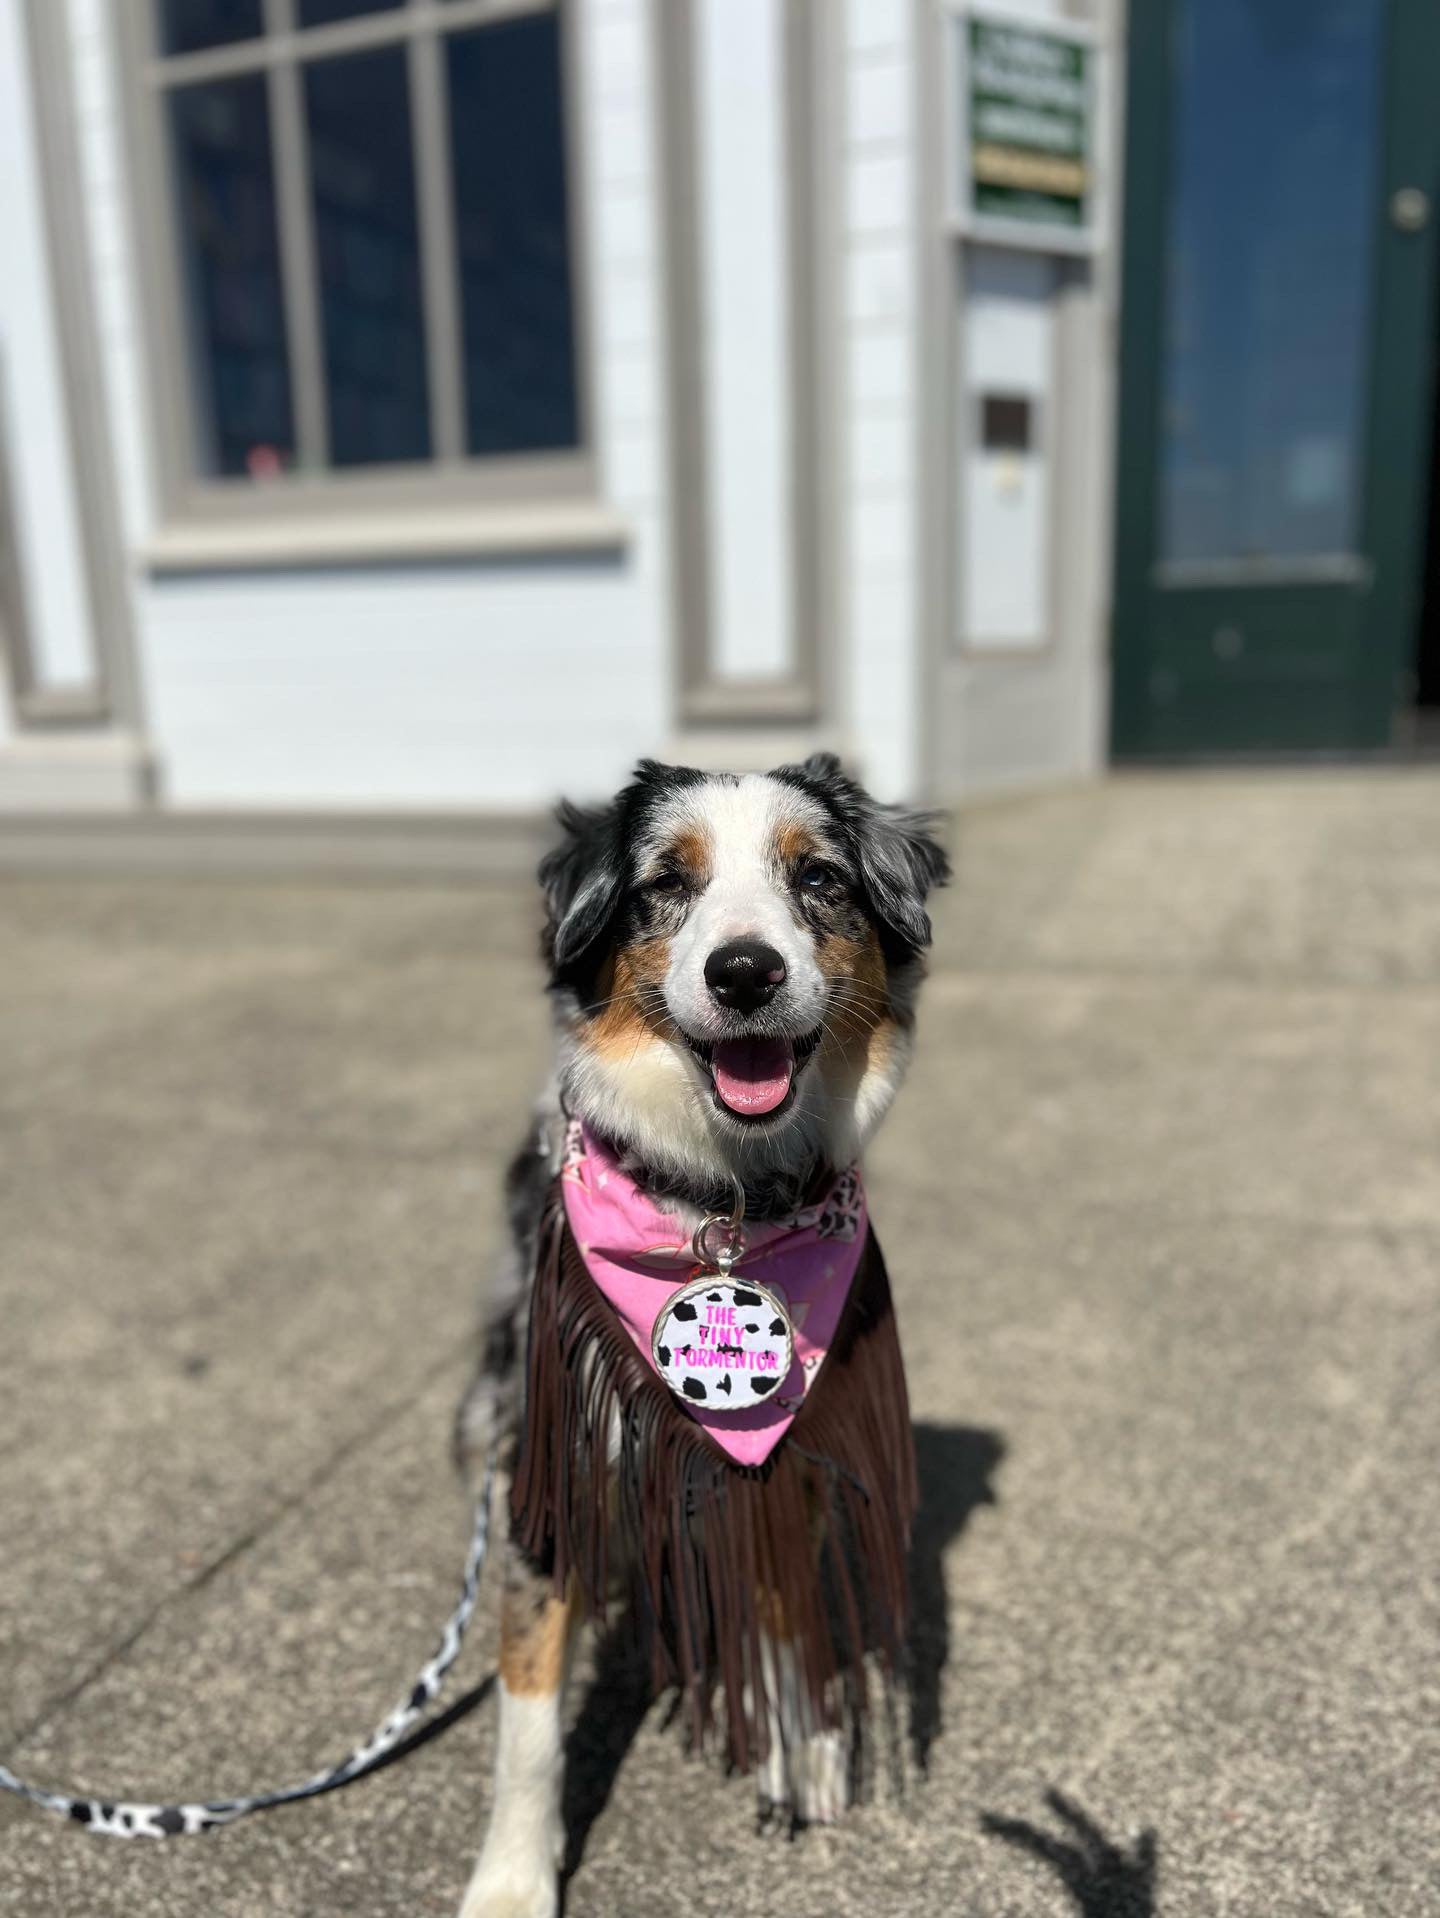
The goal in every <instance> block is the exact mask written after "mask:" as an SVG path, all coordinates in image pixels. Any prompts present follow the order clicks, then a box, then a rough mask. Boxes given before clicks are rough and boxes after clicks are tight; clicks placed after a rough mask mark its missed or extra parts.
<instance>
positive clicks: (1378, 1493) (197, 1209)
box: [0, 771, 1440, 1918]
mask: <svg viewBox="0 0 1440 1918" xmlns="http://www.w3.org/2000/svg"><path fill="white" fill-rule="evenodd" d="M956 840H957V846H958V851H959V873H958V879H957V884H956V886H955V888H954V889H953V890H952V892H950V893H949V894H948V895H947V896H946V898H945V899H944V901H943V903H942V905H941V909H940V912H939V915H938V926H937V933H938V938H937V950H936V957H935V967H934V976H933V978H932V981H931V984H930V987H929V989H928V999H927V1002H926V1004H925V1006H924V1010H923V1019H922V1044H921V1047H920V1052H919V1058H918V1063H917V1066H916V1069H915V1073H914V1076H913V1079H912V1083H911V1085H910V1087H909V1089H908V1090H907V1092H906V1094H905V1095H904V1097H903V1098H902V1101H901V1103H900V1105H899V1107H898V1109H897V1111H896V1114H895V1116H894V1118H893V1120H892V1121H891V1124H890V1126H889V1129H888V1130H887V1131H886V1133H885V1134H884V1136H883V1138H882V1140H881V1142H880V1144H879V1145H878V1147H877V1149H876V1151H875V1153H874V1155H873V1162H872V1167H871V1184H872V1201H873V1206H874V1211H875V1215H876V1218H877V1221H878V1224H879V1227H880V1230H881V1232H882V1235H883V1239H884V1242H885V1245H886V1248H887V1252H888V1254H889V1258H890V1263H891V1266H892V1271H893V1273H894V1276H895V1280H896V1284H897V1290H898V1294H899V1301H900V1309H901V1314H902V1332H903V1335H904V1338H905V1343H906V1347H907V1353H908V1358H909V1364H910V1371H911V1384H912V1391H913V1397H914V1402H915V1414H916V1418H917V1422H918V1436H919V1446H920V1460H921V1470H922V1477H923V1481H924V1494H925V1506H924V1512H923V1515H922V1520H921V1526H920V1536H919V1538H918V1540H917V1548H916V1562H915V1589H916V1601H917V1609H918V1619H917V1626H916V1633H915V1666H916V1689H915V1706H914V1714H913V1724H912V1725H911V1727H910V1730H911V1732H912V1733H913V1735H914V1736H913V1741H912V1742H913V1743H916V1744H918V1745H919V1746H920V1747H921V1748H922V1749H923V1750H924V1752H925V1755H926V1759H927V1768H926V1769H925V1770H924V1771H923V1772H922V1771H920V1770H919V1769H918V1768H917V1767H916V1766H915V1765H914V1763H913V1760H912V1761H911V1763H910V1766H909V1768H908V1776H907V1777H906V1779H905V1780H904V1788H903V1793H901V1794H900V1795H898V1796H897V1794H896V1790H895V1786H894V1782H893V1780H891V1779H888V1778H884V1777H882V1778H881V1779H880V1780H879V1781H878V1784H877V1793H876V1799H875V1802H873V1803H871V1804H870V1805H868V1806H867V1807H865V1808H864V1809H863V1810H861V1811H860V1812H858V1813H857V1814H856V1815H855V1816H854V1817H852V1818H851V1819H850V1820H848V1821H847V1822H846V1823H845V1824H844V1825H842V1826H841V1827H839V1828H837V1829H834V1830H831V1831H822V1832H817V1833H810V1834H806V1835H805V1836H803V1837H802V1838H801V1839H800V1840H799V1841H798V1843H797V1844H796V1845H795V1847H794V1848H790V1847H789V1846H788V1845H787V1843H786V1841H785V1840H784V1839H783V1838H780V1837H775V1836H769V1835H766V1836H760V1835H757V1834H756V1833H755V1832H754V1830H753V1818H752V1812H751V1806H752V1793H751V1788H750V1786H749V1785H748V1784H747V1783H746V1782H745V1781H744V1780H741V1779H728V1780H727V1779H725V1778H723V1777H720V1776H719V1775H718V1774H717V1773H716V1772H715V1771H714V1770H713V1769H711V1768H709V1767H707V1766H706V1765H704V1764H703V1763H701V1762H699V1761H692V1760H685V1759H683V1758H682V1756H681V1755H680V1752H679V1748H678V1746H677V1743H676V1734H675V1732H674V1730H667V1729H665V1727H664V1724H663V1716H664V1714H663V1710H655V1711H652V1712H651V1713H650V1715H649V1716H648V1717H646V1718H644V1720H643V1723H641V1722H639V1721H640V1719H641V1716H642V1712H641V1707H642V1706H643V1702H644V1701H643V1699H642V1698H641V1696H640V1694H639V1688H638V1683H637V1680H636V1676H635V1674H634V1673H633V1672H631V1671H628V1670H626V1669H625V1668H624V1666H623V1664H621V1665H619V1666H618V1667H617V1666H616V1664H615V1662H614V1661H613V1660H611V1661H606V1663H605V1665H604V1669H603V1671H602V1675H601V1679H600V1681H599V1688H598V1690H595V1689H591V1690H590V1692H589V1695H588V1701H587V1688H586V1685H585V1684H583V1683H582V1684H581V1685H580V1686H579V1687H578V1688H577V1693H576V1698H575V1711H576V1713H577V1715H578V1716H579V1720H580V1722H579V1726H578V1729H577V1732H576V1734H575V1739H574V1741H573V1746H574V1764H573V1768H572V1778H571V1785H570V1791H569V1796H568V1812H569V1822H570V1828H571V1852H572V1862H574V1861H576V1860H577V1859H578V1863H576V1864H575V1870H574V1874H573V1877H572V1879H571V1882H570V1886H569V1891H568V1905H567V1909H568V1912H569V1913H570V1918H585V1915H586V1914H594V1915H595V1918H601V1915H602V1914H603V1915H604V1918H611V1915H612V1914H632V1913H634V1914H650V1913H653V1914H661V1915H663V1914H671V1913H673V1914H676V1918H689V1915H690V1914H714V1915H715V1918H730V1914H733V1913H735V1912H737V1911H740V1910H744V1911H748V1912H752V1913H753V1912H757V1911H774V1912H776V1913H779V1912H781V1911H783V1912H785V1913H786V1914H787V1918H822V1915H824V1918H829V1915H830V1914H865V1918H879V1915H880V1914H887V1915H888V1914H892V1913H906V1914H909V1913H914V1914H917V1918H919V1914H927V1915H928V1914H931V1913H959V1914H966V1915H967V1918H968V1915H969V1914H974V1918H1031V1915H1032V1914H1033V1915H1034V1918H1047V1915H1048V1918H1062V1915H1063V1914H1066V1913H1075V1912H1079V1913H1081V1914H1084V1918H1151V1915H1152V1914H1156V1913H1160V1914H1164V1918H1190V1915H1191V1914H1194V1915H1195V1918H1201V1915H1202V1914H1204V1915H1205V1918H1208V1915H1209V1914H1212V1913H1234V1914H1237V1915H1239V1914H1244V1918H1253V1915H1254V1914H1262V1913H1263V1914H1265V1918H1280V1915H1281V1914H1295V1915H1296V1918H1299V1914H1302V1913H1304V1914H1322V1913H1323V1914H1324V1915H1325V1918H1349V1915H1350V1914H1354V1918H1361V1915H1362V1914H1363V1918H1381V1915H1382V1914H1391V1913H1393V1914H1395V1915H1396V1918H1418V1914H1421V1913H1423V1912H1426V1911H1434V1910H1440V1795H1437V1793H1436V1790H1435V1780H1436V1778H1437V1777H1440V1661H1437V1658H1436V1645H1437V1628H1440V1557H1437V1554H1436V1551H1435V1540H1436V1538H1437V1536H1440V1472H1437V1471H1436V1470H1435V1461H1436V1458H1437V1457H1440V1390H1437V1389H1436V1383H1435V1381H1436V1379H1437V1377H1440V1363H1437V1362H1440V1350H1437V1348H1440V1283H1437V1253H1440V1150H1437V1148H1440V1069H1437V1068H1440V776H1437V775H1434V774H1429V773H1418V772H1393V773H1380V772H1376V773H1359V772H1338V771H1337V772H1317V773H1311V774H1298V773H1297V774H1284V775H1279V774H1275V775H1261V774H1255V775H1246V776H1243V777H1242V776H1233V777H1232V776H1225V777H1222V776H1219V775H1213V776H1195V777H1167V778H1160V777H1156V778H1143V779H1141V778H1136V779H1120V780H1116V781H1113V782H1111V783H1110V784H1108V785H1105V786H1103V787H1099V788H1095V789H1090V790H1080V791H1076V792H1072V793H1064V794H1056V795H1053V796H1047V797H1044V798H1039V799H1031V800H1024V801H1016V802H1011V803H1003V804H996V805H993V806H989V807H982V808H977V809H975V810H973V811H971V812H968V813H967V814H965V815H964V816H963V817H962V819H961V820H960V821H959V822H958V823H957V829H956ZM533 930H534V928H533V908H532V904H531V901H530V898H529V895H528V893H526V892H525V891H524V890H522V889H520V888H517V887H511V886H505V887H493V888H487V887H484V886H478V885H470V886H464V887H460V886H456V887H452V888H437V887H419V886H416V887H411V886H406V885H401V884H386V885H379V884H377V885H372V886H366V885H360V884H356V883H348V884H336V885H333V886H317V885H299V884H294V883H291V884H284V885H282V884H267V885H258V884H249V883H240V882H231V883H216V884H211V885H199V884H180V883H164V882H160V881H155V880H149V881H145V882H143V883H137V884H126V883H123V882H119V881H114V882H100V881H94V882H91V881H69V880H67V881H58V880H57V881H47V880H44V879H25V880H9V881H0V1062H3V1070H0V1460H3V1482H0V1537H3V1541H4V1549H3V1552H0V1757H3V1758H6V1759H8V1760H10V1761H11V1762H13V1763H15V1764H17V1765H18V1766H19V1768H21V1769H22V1770H24V1771H26V1772H29V1773H32V1774H34V1775H36V1776H38V1777H40V1778H43V1779H52V1778H53V1779H55V1780H67V1781H69V1780H74V1781H79V1782H81V1783H83V1784H85V1785H87V1786H89V1787H92V1788H94V1789H96V1790H98V1791H102V1792H105V1793H108V1794H118V1793H124V1794H127V1795H142V1794H143V1795H151V1796H154V1797H156V1798H169V1797H172V1796H180V1795H187V1796H192V1795H196V1794H207V1795H208V1794H214V1793H222V1792H228V1791H235V1790H245V1789H248V1788H251V1787H253V1786H256V1785H262V1784H271V1783H276V1782H283V1781H285V1780H287V1779H289V1778H291V1777H299V1776H301V1775H303V1774H304V1773H306V1772H307V1771H308V1770H310V1769H313V1768H314V1767H315V1766H316V1765H318V1764H319V1763H321V1762H323V1761H324V1760H326V1759H328V1758H331V1757H336V1756H339V1755H340V1754H341V1753H342V1752H343V1751H344V1750H345V1749H346V1748H347V1746H348V1744H349V1743H350V1741H351V1740H352V1739H353V1738H354V1737H356V1736H358V1735H359V1734H360V1733H362V1732H363V1731H365V1730H366V1729H367V1728H368V1727H369V1725H370V1724H371V1723H372V1722H373V1720H374V1719H375V1718H376V1717H378V1716H379V1714H380V1712H381V1711H382V1710H383V1709H385V1708H386V1707H387V1706H388V1705H389V1704H390V1703H391V1702H392V1700H393V1695H394V1694H395V1693H397V1692H398V1691H399V1690H401V1689H403V1687H404V1685H405V1683H406V1681H407V1679H408V1678H409V1676H410V1675H411V1673H412V1672H413V1670H414V1669H415V1667H416V1666H417V1665H418V1664H419V1663H420V1662H421V1660H422V1659H423V1658H424V1656H425V1655H426V1654H427V1652H428V1651H429V1649H430V1640H431V1638H432V1635H433V1633H434V1631H435V1629H436V1627H437V1625H438V1623H439V1621H440V1619H441V1618H442V1617H443V1615H444V1613H445V1611H446V1610H447V1609H448V1606H449V1604H450V1601H451V1598H452V1595H453V1587H454V1584H455V1580H456V1577H457V1574H458V1568H459V1561H460V1557H461V1554H462V1550H463V1543H464V1535H465V1530H466V1522H467V1520H466V1510H465V1505H464V1501H463V1498H462V1495H461V1492H460V1490H459V1488H458V1487H457V1485H456V1483H455V1481H454V1480H453V1478H452V1475H451V1472H450V1468H449V1465H448V1461H447V1442H448V1426H449V1418H450V1412H451V1407H452V1404H453V1401H454V1399H455V1397H456V1395H457V1392H458V1390H459V1388H460V1385H461V1382H462V1380H463V1378H464V1375H465V1372H466V1367H467V1363H468V1339H469V1333H470V1330H471V1327H472V1324H473V1319H474V1308H475V1302H476V1299H477V1297H478V1294H479V1289H480V1286H481V1283H482V1277H483V1274H484V1271H485V1268H486V1265H487V1262H488V1260H489V1258H490V1254H491V1249H492V1247H493V1246H494V1244H495V1239H496V1232H497V1227H498V1211H499V1208H498V1204H497V1182H498V1175H499V1171H500V1167H501V1163H502V1159H503V1155H504V1153H505V1151H506V1148H507V1147H508V1145H509V1143H510V1142H511V1140H512V1137H513V1136H514V1135H515V1133H516V1131H517V1129H518V1126H519V1124H520V1122H521V1114H522V1111H523V1108H524V1106H525V1104H526V1102H527V1101H528V1098H529V1096H530V1092H531V1089H532V1085H533V1083H534V1080H535V1076H536V1074H537V1072H538V1071H539V1069H540V1065H541V1061H542V1059H543V1044H544V1014H543V1007H542V1005H541V1002H540V995H539V992H538V982H537V977H536V972H535V967H534V961H533ZM493 1649H494V1645H493V1629H492V1623H491V1615H490V1611H489V1609H488V1608H487V1611H486V1613H485V1616H484V1618H483V1619H482V1621H481V1622H480V1623H479V1624H478V1625H477V1628H476V1633H475V1638H474V1641H473V1643H472V1644H471V1645H470V1646H469V1647H468V1648H467V1650H466V1653H465V1656H464V1660H463V1662H462V1666H461V1668H460V1670H459V1672H458V1673H457V1675H456V1680H455V1689H456V1692H457V1693H463V1692H464V1691H465V1690H466V1689H467V1688H469V1687H472V1686H474V1685H476V1684H477V1683H478V1682H479V1680H480V1679H481V1678H482V1677H483V1676H484V1674H485V1673H486V1671H487V1670H488V1669H489V1666H490V1662H491V1660H492V1657H493ZM492 1736H493V1718H492V1714H491V1709H490V1707H489V1706H488V1705H485V1704H482V1705H481V1706H480V1707H479V1708H478V1709H476V1710H475V1711H473V1712H471V1713H469V1714H468V1715H467V1716H465V1717H464V1718H462V1719H461V1720H460V1721H459V1722H458V1723H457V1724H456V1725H455V1726H454V1727H453V1728H452V1729H451V1730H450V1731H449V1732H448V1733H447V1734H446V1735H445V1736H443V1737H442V1738H439V1739H437V1740H435V1741H433V1742H432V1743H430V1744H428V1745H426V1746H425V1747H424V1748H423V1749H422V1750H420V1751H419V1752H418V1753H417V1754H416V1755H415V1756H414V1757H413V1758H412V1759H410V1760H409V1761H408V1762H407V1763H406V1764H404V1765H401V1766H399V1767H396V1768H392V1769H390V1770H388V1771H386V1772H384V1773H383V1774H382V1775H381V1776H379V1777H378V1778H376V1779H374V1780H371V1781H369V1782H368V1783H366V1784H364V1785H361V1786H360V1787H358V1788H356V1789H355V1790H353V1791H351V1792H347V1793H344V1794H341V1795H339V1796H337V1797H334V1798H331V1799H328V1800H325V1801H322V1802H320V1803H318V1804H315V1805H311V1806H307V1807H301V1808H298V1809H295V1810H291V1811H286V1812H281V1813H277V1814H275V1815H273V1816H271V1817H269V1818H264V1819H257V1820H255V1821H252V1822H251V1823H250V1824H248V1825H244V1826H240V1827H237V1828H236V1829H234V1830H232V1831H228V1832H221V1833H219V1834H216V1835H214V1836H211V1837H208V1838H205V1839H200V1840H182V1841H175V1842H172V1843H171V1844H170V1845H168V1846H166V1847H163V1848H162V1847H158V1846H155V1845H141V1844H132V1845H121V1844H115V1843H111V1842H107V1841H104V1840H98V1839H90V1838H87V1837H86V1836H85V1835H84V1834H83V1833H81V1832H79V1831H78V1830H75V1829H73V1828H70V1827H67V1826H64V1825H62V1824H60V1823H59V1822H58V1821H54V1820H48V1821H47V1820H44V1819H42V1818H41V1817H40V1816H38V1815H37V1814H35V1813H33V1812H30V1811H28V1810H25V1809H23V1808H20V1807H18V1806H15V1805H13V1804H12V1803H11V1802H9V1801H0V1910H3V1911H5V1912H6V1913H7V1914H8V1913H10V1912H15V1913H17V1914H22V1915H23V1918H48V1915H49V1914H52V1913H53V1914H65V1915H66V1918H77V1915H79V1914H84V1915H85V1918H91V1914H102V1913H103V1914H105V1918H112V1915H118V1914H130V1913H134V1914H146V1915H147V1918H148V1915H149V1914H157V1915H159V1918H166V1915H168V1914H175V1918H179V1915H180V1914H182V1913H183V1914H185V1915H186V1918H193V1914H196V1913H200V1912H203V1913H206V1914H207V1915H209V1918H229V1915H231V1914H233V1915H234V1918H242V1915H243V1918H253V1914H259V1913H265V1914H271V1913H273V1914H305V1918H311V1915H312V1914H320V1913H332V1912H333V1913H344V1914H347V1918H372V1915H373V1918H380V1914H401V1913H404V1914H407V1915H408V1914H418V1913H434V1914H437V1918H438V1915H440V1914H445V1913H448V1912H450V1911H451V1910H452V1909H453V1907H454V1906H455V1905H456V1904H457V1903H458V1899H459V1894H460V1890H461V1887H462V1885H463V1883H464V1880H465V1877H466V1875H467V1873H468V1869H469V1866H470V1863H471V1861H472V1855H473V1852H474V1850H475V1847H476V1844H477V1842H478V1838H479V1834H480V1831H481V1828H482V1822H483V1812H484V1805H485V1799H486V1792H487V1780H488V1773H489V1766H490V1753H491V1742H492Z"/></svg>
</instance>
